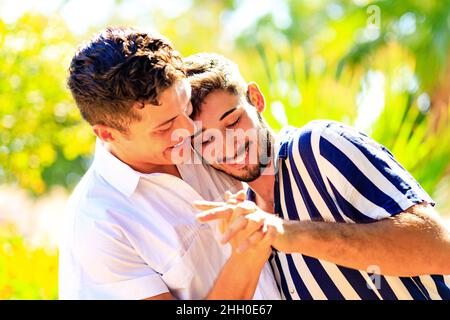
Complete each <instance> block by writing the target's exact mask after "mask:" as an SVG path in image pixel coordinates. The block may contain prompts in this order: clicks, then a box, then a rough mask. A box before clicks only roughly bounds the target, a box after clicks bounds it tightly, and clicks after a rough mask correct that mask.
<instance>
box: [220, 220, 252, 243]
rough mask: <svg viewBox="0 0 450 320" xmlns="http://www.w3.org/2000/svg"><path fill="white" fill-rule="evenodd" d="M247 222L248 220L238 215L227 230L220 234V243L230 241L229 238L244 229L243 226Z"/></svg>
mask: <svg viewBox="0 0 450 320" xmlns="http://www.w3.org/2000/svg"><path fill="white" fill-rule="evenodd" d="M247 224H248V220H247V219H246V218H245V217H243V216H240V217H238V218H236V220H234V221H233V222H232V223H231V225H230V227H229V228H228V230H226V231H225V233H224V234H223V236H222V239H221V243H222V244H225V243H227V242H228V241H230V239H231V238H233V237H234V236H235V235H236V234H237V233H238V232H239V231H241V230H244V229H245V227H246V226H247Z"/></svg>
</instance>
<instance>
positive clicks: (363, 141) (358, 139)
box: [330, 125, 429, 203]
mask: <svg viewBox="0 0 450 320" xmlns="http://www.w3.org/2000/svg"><path fill="white" fill-rule="evenodd" d="M333 127H335V125H333ZM330 129H331V130H334V131H335V132H336V133H337V134H339V135H341V136H342V137H343V138H344V139H346V140H348V141H349V142H350V143H352V144H353V145H354V146H355V147H356V148H357V149H358V150H359V151H361V152H362V153H363V154H364V155H365V156H366V158H367V159H368V160H369V161H370V163H372V165H373V166H374V167H375V168H377V170H378V171H379V172H380V173H381V174H382V175H383V176H384V177H385V178H386V179H387V180H389V181H390V182H391V183H392V185H394V186H395V188H397V190H398V191H400V192H401V193H402V194H404V195H405V196H406V197H407V198H408V199H410V200H411V201H413V202H415V203H420V202H422V201H423V200H424V199H426V198H429V196H428V195H427V193H426V192H425V191H424V190H423V188H422V187H421V185H420V184H419V183H418V182H417V181H416V180H415V179H414V178H413V177H412V176H411V174H410V173H409V172H408V171H407V170H406V169H405V168H403V166H402V165H401V164H400V163H399V162H398V161H397V160H396V159H395V158H394V156H393V154H392V153H391V152H390V151H389V150H388V149H387V148H386V147H384V146H383V145H381V144H379V143H377V142H375V141H374V140H373V139H371V138H370V137H368V136H366V135H363V134H360V136H355V135H351V134H349V132H348V131H346V129H345V128H344V127H342V126H340V127H339V128H331V127H330ZM373 143H376V144H377V145H379V146H380V148H381V150H377V152H384V153H386V155H387V156H388V157H389V158H390V159H391V160H392V161H393V162H395V163H396V164H397V165H398V167H399V168H401V170H403V172H404V174H405V175H407V176H408V177H409V178H410V181H411V182H412V183H414V184H415V185H414V186H412V185H410V184H409V183H408V182H407V181H405V180H404V179H402V178H401V177H400V176H399V174H398V172H397V171H396V170H393V169H392V168H391V167H390V166H389V164H388V163H387V162H386V161H384V160H382V159H381V158H380V157H378V156H377V155H376V153H375V154H374V153H373V152H371V150H370V149H369V148H368V146H369V145H370V144H373Z"/></svg>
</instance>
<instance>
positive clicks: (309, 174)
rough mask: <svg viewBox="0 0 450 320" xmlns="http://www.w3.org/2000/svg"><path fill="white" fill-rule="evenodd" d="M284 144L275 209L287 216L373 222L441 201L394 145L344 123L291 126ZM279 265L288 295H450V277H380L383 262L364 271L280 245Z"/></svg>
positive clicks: (276, 263)
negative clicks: (421, 182)
mask: <svg viewBox="0 0 450 320" xmlns="http://www.w3.org/2000/svg"><path fill="white" fill-rule="evenodd" d="M277 147H279V149H278V152H277V158H276V160H275V163H276V166H277V172H276V179H275V190H274V194H275V197H274V198H275V199H274V200H275V212H276V213H278V214H279V215H280V216H282V217H283V218H284V219H287V220H302V221H305V220H314V221H329V222H336V223H371V222H375V221H378V220H381V219H384V218H387V217H391V216H394V215H396V214H398V213H401V212H403V211H404V210H406V209H408V208H409V207H411V206H413V205H415V204H418V203H421V202H428V203H430V204H432V205H434V202H433V200H432V199H431V198H430V197H429V195H428V194H427V193H426V192H425V191H424V190H423V189H422V187H421V186H420V185H419V184H418V183H417V182H416V181H415V180H414V178H413V177H412V176H411V175H410V174H409V173H408V172H407V171H406V170H405V169H404V168H403V167H402V166H401V165H400V164H399V163H398V162H397V161H396V160H395V159H394V156H393V155H392V154H391V153H390V152H389V150H387V149H386V148H385V147H384V146H382V145H380V144H378V143H377V142H375V141H374V140H372V139H371V138H369V137H368V136H366V135H365V134H363V133H360V132H358V131H356V130H355V129H353V128H351V127H349V126H346V125H344V124H341V123H338V122H332V121H324V120H319V121H313V122H310V123H309V124H307V125H306V126H304V127H302V128H300V129H298V128H293V127H288V128H285V129H284V130H282V132H280V135H279V145H278V146H277ZM374 241H376V239H374ZM405 263H407V262H406V261H405ZM271 264H272V268H273V270H274V274H275V277H276V279H277V283H278V285H279V288H280V290H281V292H282V295H283V298H285V299H288V300H290V299H322V300H324V299H333V300H338V299H351V300H358V299H370V300H377V299H388V300H395V299H446V300H448V299H450V276H442V275H423V276H416V277H393V276H380V275H379V273H380V270H378V269H377V267H375V266H374V267H373V269H370V270H364V271H359V270H355V269H350V268H346V267H342V266H339V265H336V264H334V263H331V262H328V261H324V260H320V259H315V258H312V257H309V256H305V255H302V254H285V253H282V252H278V251H275V252H274V255H273V256H272V258H271Z"/></svg>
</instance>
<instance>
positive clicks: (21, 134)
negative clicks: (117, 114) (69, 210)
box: [0, 14, 93, 194]
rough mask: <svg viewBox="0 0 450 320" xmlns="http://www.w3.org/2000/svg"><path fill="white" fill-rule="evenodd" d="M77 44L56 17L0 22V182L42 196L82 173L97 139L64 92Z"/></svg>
mask: <svg viewBox="0 0 450 320" xmlns="http://www.w3.org/2000/svg"><path fill="white" fill-rule="evenodd" d="M76 43H77V40H76V39H74V37H73V36H72V35H71V33H70V32H69V31H68V30H67V29H66V27H65V25H64V23H63V21H62V20H61V19H60V18H58V17H51V18H50V19H49V18H48V17H44V16H36V15H32V14H26V15H24V16H23V17H21V18H20V19H19V20H17V21H16V22H15V23H13V24H5V23H4V22H2V21H1V20H0V48H1V49H0V129H1V131H0V182H7V183H18V184H19V185H20V186H21V187H23V188H25V189H28V190H31V191H32V192H33V193H35V194H39V193H42V192H44V191H45V190H46V189H47V186H49V185H50V186H51V185H53V184H62V185H65V186H72V185H73V184H74V183H76V182H77V181H78V178H79V175H80V174H81V173H82V172H83V171H84V169H85V167H86V165H85V164H86V163H85V162H86V161H87V160H86V156H87V155H89V154H90V152H91V148H92V141H93V136H92V134H91V133H90V130H89V129H88V128H87V127H86V125H85V124H84V123H83V122H82V121H81V119H80V115H79V112H78V110H77V108H76V107H75V105H74V103H73V101H72V98H71V97H70V94H69V92H68V90H67V89H66V76H67V70H66V69H67V66H68V64H69V61H70V60H69V59H70V58H71V55H72V54H73V52H74V48H75V44H76Z"/></svg>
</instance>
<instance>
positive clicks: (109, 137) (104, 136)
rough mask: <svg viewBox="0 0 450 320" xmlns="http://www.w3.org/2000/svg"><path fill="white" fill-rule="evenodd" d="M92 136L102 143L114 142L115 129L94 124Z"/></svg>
mask: <svg viewBox="0 0 450 320" xmlns="http://www.w3.org/2000/svg"><path fill="white" fill-rule="evenodd" d="M92 130H93V131H94V134H95V135H96V136H97V137H98V138H99V139H100V140H102V141H103V142H112V141H114V140H115V138H114V137H115V133H116V132H115V129H113V128H111V127H108V126H105V125H103V124H95V125H93V126H92Z"/></svg>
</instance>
